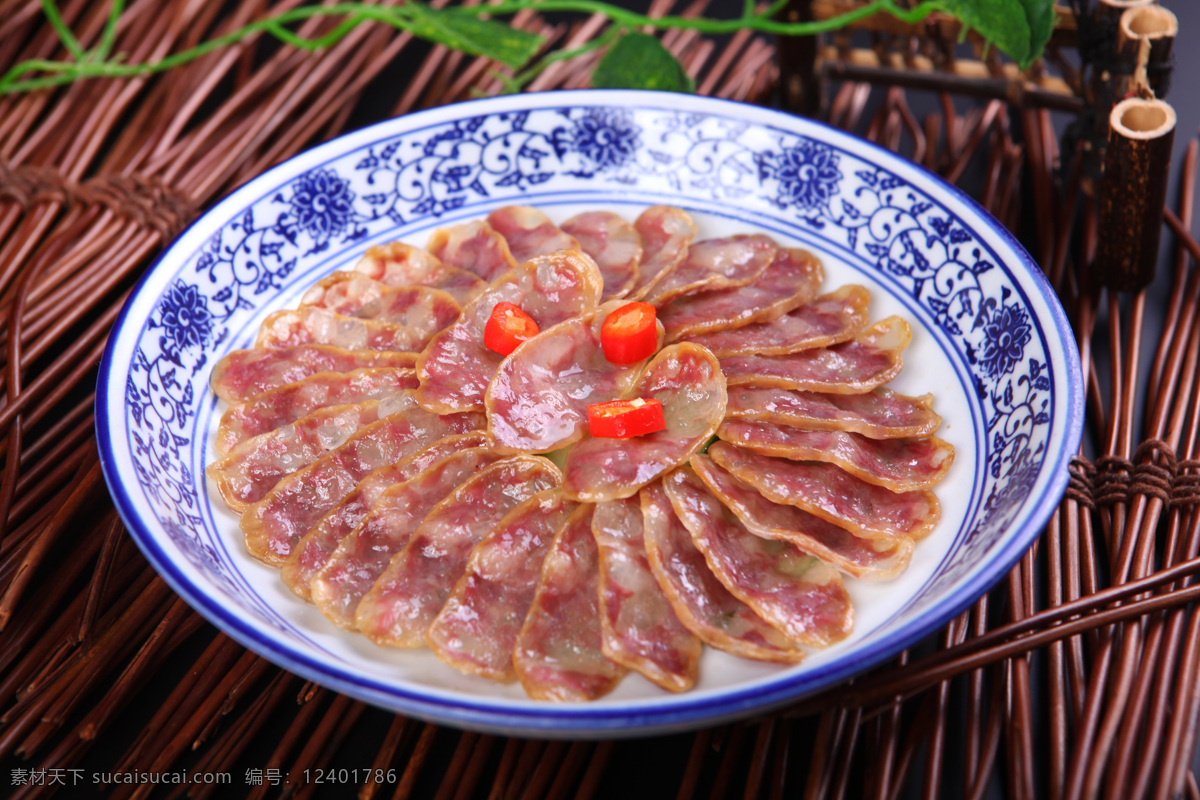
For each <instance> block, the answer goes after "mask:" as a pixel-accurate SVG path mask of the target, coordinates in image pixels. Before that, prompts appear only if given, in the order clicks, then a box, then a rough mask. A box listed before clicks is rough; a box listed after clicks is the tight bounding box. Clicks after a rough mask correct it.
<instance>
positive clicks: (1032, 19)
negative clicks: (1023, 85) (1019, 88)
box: [1021, 0, 1054, 69]
mask: <svg viewBox="0 0 1200 800" xmlns="http://www.w3.org/2000/svg"><path fill="white" fill-rule="evenodd" d="M1021 5H1022V6H1024V7H1025V20H1026V21H1027V22H1028V23H1029V60H1030V61H1033V60H1034V59H1035V58H1041V56H1042V50H1043V49H1044V48H1045V47H1046V42H1048V41H1050V34H1052V33H1054V0H1021ZM1025 66H1027V65H1022V69H1023V68H1024V67H1025Z"/></svg>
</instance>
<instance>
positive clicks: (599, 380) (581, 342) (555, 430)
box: [486, 300, 662, 453]
mask: <svg viewBox="0 0 1200 800" xmlns="http://www.w3.org/2000/svg"><path fill="white" fill-rule="evenodd" d="M622 305H624V302H623V301H621V300H614V301H610V302H608V303H605V304H604V305H602V306H600V308H598V309H596V310H595V311H590V312H585V313H584V314H583V315H581V316H579V317H575V318H574V319H569V320H567V321H566V322H561V323H559V324H558V325H555V326H554V327H553V328H550V329H549V330H544V331H542V332H541V333H540V334H538V335H537V336H535V337H534V338H533V339H530V340H529V341H528V342H526V343H525V344H523V345H521V346H520V347H518V348H517V349H516V350H514V351H513V353H512V354H511V355H509V357H508V358H506V359H504V361H503V363H501V365H500V369H499V371H498V372H497V373H496V377H495V378H493V379H492V382H491V385H490V386H488V390H487V395H486V405H487V414H488V430H489V431H490V433H491V434H492V436H493V438H494V439H495V440H496V446H497V447H498V448H500V449H502V450H504V451H506V452H514V453H515V452H530V453H547V452H550V451H551V450H557V449H558V448H560V447H565V446H566V445H568V444H572V443H574V442H577V441H579V440H580V439H581V438H583V435H584V432H585V431H586V429H587V407H588V405H589V404H591V403H601V402H604V401H606V400H613V399H615V398H619V397H624V396H625V395H626V394H627V393H629V392H630V391H631V390H632V389H633V388H634V383H635V382H636V381H637V379H638V374H639V373H640V372H641V370H642V367H643V366H644V365H645V362H644V361H638V362H634V363H632V364H624V365H622V364H614V363H613V362H611V361H609V360H608V359H607V358H606V357H605V355H604V349H603V347H602V345H601V339H600V331H601V328H602V327H603V325H604V321H605V320H606V319H608V315H609V314H611V313H612V312H613V311H615V310H616V309H618V308H620V307H621V306H622ZM661 343H662V328H661V326H660V327H659V344H661Z"/></svg>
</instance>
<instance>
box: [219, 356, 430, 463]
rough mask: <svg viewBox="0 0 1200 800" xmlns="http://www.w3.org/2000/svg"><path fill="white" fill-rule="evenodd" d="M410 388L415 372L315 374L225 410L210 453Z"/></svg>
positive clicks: (392, 369) (382, 369) (383, 370)
mask: <svg viewBox="0 0 1200 800" xmlns="http://www.w3.org/2000/svg"><path fill="white" fill-rule="evenodd" d="M415 388H417V378H416V372H415V371H414V370H411V369H407V368H403V369H402V368H396V367H376V368H374V369H359V370H354V371H353V372H318V373H317V374H316V375H309V376H308V377H307V378H304V379H303V380H299V381H297V382H295V383H289V384H288V385H287V386H280V387H279V388H278V389H271V390H269V391H266V392H263V393H262V394H258V395H255V396H254V397H252V398H250V399H249V400H246V401H244V402H242V403H238V404H236V405H232V406H230V407H229V408H228V409H227V410H226V411H225V413H224V414H223V415H222V416H221V423H220V425H218V426H217V436H216V441H215V448H216V451H217V453H218V454H219V455H225V454H226V453H228V452H229V451H230V450H231V449H232V448H233V447H235V446H236V445H237V444H238V443H239V442H244V441H245V440H247V439H250V438H252V437H254V436H258V435H259V434H262V433H267V432H268V431H273V430H275V429H276V428H282V427H283V426H284V425H287V424H289V423H291V422H295V421H296V420H298V419H300V418H301V417H304V416H307V415H308V414H311V413H312V412H314V411H316V410H317V409H319V408H328V407H329V406H340V405H347V404H351V403H362V402H365V401H367V400H379V399H382V398H384V397H387V396H389V395H394V394H398V393H399V392H402V391H404V390H405V389H415Z"/></svg>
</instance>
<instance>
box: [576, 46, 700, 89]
mask: <svg viewBox="0 0 1200 800" xmlns="http://www.w3.org/2000/svg"><path fill="white" fill-rule="evenodd" d="M592 86H594V87H595V88H597V89H660V90H662V91H667V92H694V91H696V84H695V83H693V82H692V79H691V76H689V75H688V74H687V71H686V70H684V68H683V65H682V64H680V63H679V59H677V58H675V56H673V55H671V51H669V50H667V48H665V47H663V46H662V43H661V42H659V41H658V39H656V38H655V37H653V36H651V35H649V34H647V33H627V34H625V35H624V36H622V37H621V38H620V39H618V40H617V41H616V42H614V43H613V44H612V46H611V47H609V48H608V52H606V53H605V54H604V58H602V59H600V63H599V64H597V65H596V69H595V70H593V71H592Z"/></svg>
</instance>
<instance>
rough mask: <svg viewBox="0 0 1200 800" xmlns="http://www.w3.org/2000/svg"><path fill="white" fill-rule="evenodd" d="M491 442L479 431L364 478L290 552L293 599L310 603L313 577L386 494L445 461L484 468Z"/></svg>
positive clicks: (287, 573) (286, 570)
mask: <svg viewBox="0 0 1200 800" xmlns="http://www.w3.org/2000/svg"><path fill="white" fill-rule="evenodd" d="M490 443H491V439H490V438H489V437H488V435H487V434H486V433H484V432H483V431H472V432H471V433H459V434H454V435H451V436H447V437H445V438H444V439H439V440H438V441H436V442H434V443H433V444H431V445H430V446H429V447H426V448H425V449H424V450H422V451H420V452H419V453H416V454H415V455H412V456H409V457H408V458H406V459H403V460H402V461H398V462H396V463H395V464H385V465H384V466H382V467H379V468H378V469H375V470H372V471H371V472H369V473H367V475H366V476H365V477H364V478H363V479H362V481H360V482H359V484H358V486H356V487H354V489H353V491H351V492H350V494H348V495H346V496H345V497H344V498H342V500H341V502H339V503H338V504H337V505H335V506H334V507H333V508H331V509H330V510H329V511H328V512H327V513H326V514H325V516H323V517H321V519H320V520H318V521H317V523H316V524H315V525H313V526H312V528H311V529H309V531H308V533H305V534H304V536H303V537H302V538H301V539H300V541H299V542H297V543H296V545H295V546H294V547H293V548H292V552H291V555H289V556H288V558H287V561H286V562H284V564H283V568H282V569H281V571H280V577H282V578H283V582H284V583H285V584H286V585H287V587H288V588H289V589H291V590H292V592H293V593H294V594H295V595H296V596H297V597H301V598H303V599H305V600H309V599H311V598H312V579H313V576H315V575H316V574H317V572H318V571H319V570H320V569H321V567H323V566H325V562H326V561H328V560H329V556H331V555H332V554H333V551H334V550H336V549H337V546H338V544H340V543H341V541H342V540H343V539H345V538H346V537H347V536H349V535H350V534H351V533H352V532H353V531H354V529H355V528H357V527H358V525H359V523H361V522H362V521H363V520H364V519H366V517H367V514H368V512H370V510H371V508H372V507H373V506H374V505H375V503H377V502H378V501H379V498H380V496H381V495H382V494H383V493H384V492H385V491H387V490H388V489H389V488H391V487H392V486H395V485H396V484H398V483H404V482H405V481H407V480H410V479H412V478H414V477H416V476H417V475H419V474H420V473H422V472H424V471H425V470H427V469H430V468H432V467H433V466H434V465H435V464H439V463H440V462H442V461H443V460H453V462H454V463H458V464H462V463H471V464H477V465H478V466H479V467H483V466H486V465H487V464H490V463H491V462H492V461H495V460H496V459H497V458H499V456H497V455H494V454H492V453H491V451H490V450H489V445H490ZM439 497H440V496H439Z"/></svg>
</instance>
